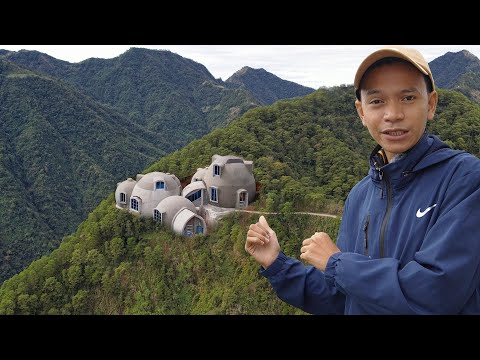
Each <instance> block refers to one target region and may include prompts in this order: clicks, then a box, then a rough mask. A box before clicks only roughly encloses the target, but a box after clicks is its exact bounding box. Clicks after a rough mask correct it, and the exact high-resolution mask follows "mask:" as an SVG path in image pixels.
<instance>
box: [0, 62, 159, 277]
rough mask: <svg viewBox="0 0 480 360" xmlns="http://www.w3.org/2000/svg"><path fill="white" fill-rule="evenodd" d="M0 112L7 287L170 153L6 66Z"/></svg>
mask: <svg viewBox="0 0 480 360" xmlns="http://www.w3.org/2000/svg"><path fill="white" fill-rule="evenodd" d="M0 104H1V106H0V119H1V122H0V174H1V176H0V186H1V189H2V200H3V206H2V207H1V208H0V257H1V258H0V259H1V261H0V282H1V281H3V280H4V279H6V278H8V277H9V276H11V275H13V274H15V273H17V272H18V271H20V270H22V269H23V268H25V266H27V265H28V264H29V263H31V262H32V261H33V260H35V259H38V258H39V257H40V256H42V255H45V254H46V253H48V252H49V251H50V250H52V249H54V248H56V247H57V246H58V244H59V242H60V239H61V238H62V237H63V236H64V235H66V234H69V233H71V232H72V231H74V230H75V228H76V227H77V226H78V224H79V223H80V222H81V221H82V220H84V219H85V217H86V215H87V214H88V213H90V211H92V209H94V208H95V206H97V205H98V203H99V202H100V200H102V199H103V198H105V196H107V194H108V193H110V192H111V191H112V189H113V188H114V186H115V183H116V181H119V180H122V179H124V178H125V177H126V176H131V175H132V174H135V173H136V172H137V171H139V170H141V169H143V168H144V167H145V166H146V165H147V164H151V163H152V162H153V161H154V160H157V159H158V158H159V157H161V156H163V155H165V152H164V151H163V150H162V149H161V148H158V147H157V146H155V145H156V143H157V137H156V134H154V133H152V132H150V131H148V130H145V129H144V128H142V127H140V126H138V125H135V124H132V123H131V122H130V121H129V120H128V119H126V118H125V117H124V116H123V115H121V114H119V113H118V112H117V111H115V110H113V109H111V108H109V107H106V106H103V105H100V104H98V103H97V102H95V101H94V100H92V99H91V98H90V97H88V96H85V95H83V94H81V93H80V92H78V91H77V90H76V89H75V88H73V87H72V86H70V85H68V84H64V83H61V82H59V81H57V80H54V79H52V78H49V77H47V76H44V75H39V74H36V73H34V72H32V71H30V70H27V69H23V68H22V67H20V66H18V65H17V64H14V63H11V62H9V61H6V60H5V59H1V58H0Z"/></svg>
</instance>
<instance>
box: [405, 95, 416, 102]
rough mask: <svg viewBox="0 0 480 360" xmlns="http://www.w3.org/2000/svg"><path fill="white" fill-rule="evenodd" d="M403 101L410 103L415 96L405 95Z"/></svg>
mask: <svg viewBox="0 0 480 360" xmlns="http://www.w3.org/2000/svg"><path fill="white" fill-rule="evenodd" d="M403 99H404V100H406V101H412V100H415V96H413V95H407V96H405V97H404V98H403Z"/></svg>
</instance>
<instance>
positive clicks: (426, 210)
mask: <svg viewBox="0 0 480 360" xmlns="http://www.w3.org/2000/svg"><path fill="white" fill-rule="evenodd" d="M435 206H437V204H435V205H432V206H430V207H428V208H426V209H425V210H424V211H421V210H420V208H418V210H417V218H421V217H424V216H425V214H426V213H428V212H429V211H430V210H432V209H433V208H434V207H435Z"/></svg>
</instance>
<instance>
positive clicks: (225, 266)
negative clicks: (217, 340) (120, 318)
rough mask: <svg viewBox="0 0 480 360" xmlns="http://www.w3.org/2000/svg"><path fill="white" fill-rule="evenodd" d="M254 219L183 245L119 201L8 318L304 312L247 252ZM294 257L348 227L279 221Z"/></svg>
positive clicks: (96, 217)
mask: <svg viewBox="0 0 480 360" xmlns="http://www.w3.org/2000/svg"><path fill="white" fill-rule="evenodd" d="M256 219H257V217H255V218H252V217H251V216H249V215H246V214H234V215H231V216H230V217H228V218H226V219H224V220H222V222H221V223H220V226H219V227H218V228H217V230H216V231H215V233H213V234H211V235H207V236H197V237H194V238H183V237H178V236H176V235H174V234H173V233H171V232H170V231H168V230H166V229H164V228H162V227H161V226H160V227H158V225H156V224H155V223H154V222H153V221H151V220H150V219H141V218H138V217H135V216H132V215H130V214H128V213H127V212H124V211H120V210H118V209H116V208H115V207H114V205H113V196H110V197H109V198H108V199H106V200H105V201H103V202H102V204H101V205H100V206H99V207H98V208H97V209H96V210H95V211H94V212H93V213H91V214H90V216H89V218H88V220H87V221H85V222H84V223H83V224H82V225H81V226H80V227H79V229H78V231H77V232H76V233H75V234H74V235H71V236H68V237H66V238H65V239H64V241H63V242H62V244H61V245H60V247H59V248H58V249H57V250H55V251H54V252H53V253H52V254H51V255H50V256H48V257H44V258H42V259H40V260H37V261H35V262H34V263H32V264H31V265H30V267H29V268H28V269H26V270H24V271H23V272H22V273H20V274H18V275H16V276H14V277H13V278H12V279H10V280H7V281H6V282H5V283H4V285H3V286H2V288H1V289H0V314H296V313H301V311H299V310H296V309H294V308H293V307H291V306H288V305H286V304H284V303H282V302H281V301H280V300H279V299H277V298H276V296H275V295H274V293H273V291H272V290H271V288H270V286H269V285H268V283H267V282H266V281H265V279H263V278H261V276H260V275H259V274H258V270H259V267H258V265H256V264H255V263H254V262H253V261H252V260H251V259H250V258H249V257H248V256H247V254H246V253H245V251H244V239H245V234H246V228H247V226H248V225H249V224H250V223H251V222H254V221H256ZM269 221H270V222H271V223H272V226H274V227H275V228H276V230H277V234H278V236H279V237H280V238H281V239H282V246H283V248H284V249H285V252H286V253H287V254H289V255H292V256H297V254H298V253H299V251H300V244H301V241H302V240H303V239H304V238H305V237H307V234H310V235H311V233H313V232H314V231H316V230H318V229H323V230H324V231H328V232H329V233H331V234H333V235H336V229H337V228H338V220H335V219H325V218H319V217H311V216H306V215H304V216H295V217H293V216H288V214H281V215H278V216H271V217H270V218H269Z"/></svg>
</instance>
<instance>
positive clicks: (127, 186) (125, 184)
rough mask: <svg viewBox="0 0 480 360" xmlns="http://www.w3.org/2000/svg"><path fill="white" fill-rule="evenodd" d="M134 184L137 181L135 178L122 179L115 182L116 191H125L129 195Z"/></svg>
mask: <svg viewBox="0 0 480 360" xmlns="http://www.w3.org/2000/svg"><path fill="white" fill-rule="evenodd" d="M136 184H137V182H136V181H135V180H133V179H132V178H128V179H127V180H125V181H122V182H120V183H118V184H117V190H116V193H121V192H123V193H126V194H128V195H130V194H131V193H132V190H133V188H134V187H135V185H136Z"/></svg>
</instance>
